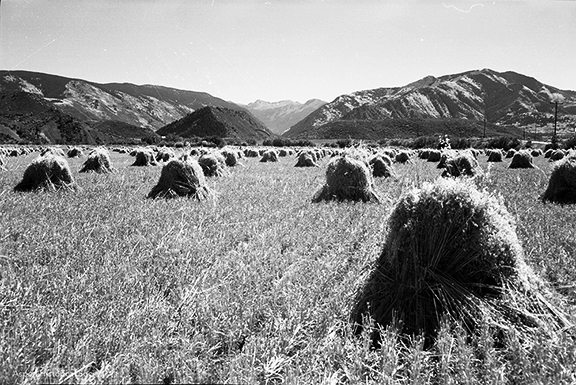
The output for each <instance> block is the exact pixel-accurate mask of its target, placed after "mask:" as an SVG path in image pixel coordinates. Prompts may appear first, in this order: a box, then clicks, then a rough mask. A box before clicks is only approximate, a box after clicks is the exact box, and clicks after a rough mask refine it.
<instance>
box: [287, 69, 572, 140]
mask: <svg viewBox="0 0 576 385" xmlns="http://www.w3.org/2000/svg"><path fill="white" fill-rule="evenodd" d="M556 98H560V99H561V100H562V101H563V102H562V104H560V105H559V115H560V117H559V121H560V124H561V127H565V128H566V129H571V128H574V127H576V92H575V91H565V90H560V89H558V88H555V87H552V86H548V85H545V84H543V83H540V82H539V81H537V80H536V79H534V78H531V77H528V76H524V75H521V74H518V73H515V72H504V73H498V72H496V71H492V70H489V69H484V70H481V71H468V72H464V73H461V74H455V75H446V76H442V77H440V78H435V77H432V76H428V77H425V78H423V79H421V80H419V81H416V82H414V83H411V84H408V85H406V86H404V87H395V88H379V89H374V90H366V91H358V92H354V93H352V94H348V95H342V96H339V97H338V98H336V99H335V100H334V101H332V102H331V103H328V104H326V105H324V106H322V107H320V108H319V109H317V110H316V111H314V112H313V113H312V114H310V115H308V116H307V117H306V118H305V119H303V120H302V121H300V122H299V123H297V124H296V125H294V126H292V127H291V128H290V130H289V131H287V132H286V133H285V134H284V136H286V137H289V138H313V137H318V136H319V135H320V134H317V133H315V131H317V130H319V129H320V128H321V127H322V126H323V125H325V124H327V123H332V122H336V121H342V123H339V125H338V126H339V127H344V126H346V125H348V126H349V128H348V129H347V130H348V131H350V130H352V132H354V136H355V137H362V135H363V134H362V132H355V131H354V128H353V127H357V128H361V127H359V126H355V125H354V124H353V123H351V121H356V120H368V121H371V120H382V119H390V118H392V119H466V120H472V121H475V122H478V123H479V124H480V122H482V121H483V119H484V117H486V119H487V121H488V122H489V123H490V124H491V125H500V126H504V125H511V126H517V127H523V126H527V125H530V124H533V123H535V122H539V121H542V120H549V119H550V118H551V117H552V115H553V113H554V105H553V103H552V101H553V100H555V99H556ZM346 122H347V123H346ZM324 132H327V131H326V130H324ZM324 135H325V134H324V133H323V134H322V135H321V136H324Z"/></svg>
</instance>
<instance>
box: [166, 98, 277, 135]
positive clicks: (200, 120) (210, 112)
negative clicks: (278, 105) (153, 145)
mask: <svg viewBox="0 0 576 385" xmlns="http://www.w3.org/2000/svg"><path fill="white" fill-rule="evenodd" d="M157 134H159V135H168V134H173V135H178V136H181V137H183V138H190V137H205V136H218V137H221V138H234V139H241V140H257V141H261V140H263V139H268V138H270V137H274V136H275V135H274V134H273V133H272V132H271V131H269V130H268V128H266V127H265V126H264V125H262V124H261V123H260V122H259V121H258V120H257V119H255V118H254V117H253V116H252V115H250V113H248V112H247V111H242V110H238V109H232V108H226V107H213V106H208V107H204V108H201V109H199V110H197V111H195V112H193V113H191V114H188V115H186V116H185V117H183V118H181V119H179V120H177V121H175V122H172V123H170V124H168V125H166V126H164V127H162V128H160V129H159V130H158V131H157Z"/></svg>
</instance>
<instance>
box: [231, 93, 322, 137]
mask: <svg viewBox="0 0 576 385" xmlns="http://www.w3.org/2000/svg"><path fill="white" fill-rule="evenodd" d="M324 104H326V102H325V101H323V100H319V99H311V100H308V101H307V102H306V103H304V104H302V103H299V102H293V101H292V100H282V101H279V102H266V101H263V100H257V101H255V102H253V103H249V104H247V105H241V106H242V107H244V108H246V109H247V110H248V111H250V112H251V113H252V114H253V115H254V116H255V117H257V118H258V119H260V120H261V121H262V122H263V123H264V124H265V125H266V126H267V127H268V128H270V131H272V132H274V133H275V134H282V133H283V132H284V131H286V130H288V129H289V128H290V127H291V126H293V125H295V124H296V123H298V122H299V121H301V120H302V119H304V118H305V117H306V116H308V115H309V114H311V113H312V112H314V111H315V110H317V109H318V108H320V107H322V106H323V105H324Z"/></svg>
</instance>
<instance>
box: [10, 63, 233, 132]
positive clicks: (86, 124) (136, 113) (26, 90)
mask: <svg viewBox="0 0 576 385" xmlns="http://www.w3.org/2000/svg"><path fill="white" fill-rule="evenodd" d="M208 105H211V106H220V107H227V108H236V109H238V108H240V107H238V106H237V105H236V104H234V103H231V102H227V101H224V100H222V99H219V98H216V97H214V96H212V95H210V94H207V93H204V92H194V91H184V90H178V89H174V88H168V87H161V86H154V85H142V86H138V85H134V84H129V83H109V84H99V83H94V82H89V81H86V80H81V79H72V78H66V77H62V76H56V75H50V74H43V73H38V72H29V71H0V140H2V139H4V140H13V141H18V140H20V139H24V140H27V141H40V142H51V143H54V142H62V143H78V141H79V143H92V142H93V141H96V142H99V141H110V140H112V141H114V140H119V139H122V138H142V137H144V136H150V135H155V134H154V131H156V130H157V129H158V128H160V127H163V126H164V125H166V124H168V123H170V122H172V121H175V120H178V119H180V118H182V117H183V116H186V115H187V114H189V113H191V112H193V111H195V110H197V109H200V108H202V107H205V106H208ZM62 122H67V123H66V127H64V126H63V127H62V130H64V131H66V133H65V134H63V133H62V132H60V131H62V130H61V129H60V128H61V127H60V125H62V124H64V123H62ZM74 130H76V131H77V132H74ZM18 132H20V134H19V133H18Z"/></svg>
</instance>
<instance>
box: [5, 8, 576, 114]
mask: <svg viewBox="0 0 576 385" xmlns="http://www.w3.org/2000/svg"><path fill="white" fill-rule="evenodd" d="M0 1H1V2H0V69H5V70H7V69H11V70H16V69H22V70H30V71H39V72H46V73H52V74H57V75H62V76H67V77H75V78H81V79H86V80H90V81H94V82H98V83H111V82H130V83H136V84H156V85H164V86H168V87H175V88H181V89H187V90H194V91H204V92H208V93H210V94H212V95H214V96H217V97H220V98H223V99H226V100H231V101H234V102H237V103H248V102H251V101H254V100H256V99H263V100H267V101H278V100H283V99H292V100H297V101H300V102H305V101H306V100H308V99H311V98H320V99H324V100H326V101H331V100H333V99H334V98H335V97H337V96H338V95H341V94H345V93H350V92H353V91H358V90H364V89H370V88H378V87H392V86H401V85H405V84H407V83H410V82H412V81H415V80H418V79H420V78H422V77H424V76H427V75H434V76H442V75H446V74H453V73H458V72H464V71H467V70H471V69H482V68H491V69H493V70H496V71H508V70H512V71H516V72H519V73H522V74H525V75H528V76H532V77H535V78H536V79H538V80H540V81H542V82H544V83H546V84H549V85H552V86H555V87H558V88H561V89H570V90H576V1H551V0H541V1H520V0H518V1H481V0H475V1H465V0H444V1H436V0H411V1H410V0H408V1H407V0H393V1H385V0H355V1H352V0H323V1H322V0H237V1H233V0H4V1H2V0H0Z"/></svg>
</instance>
